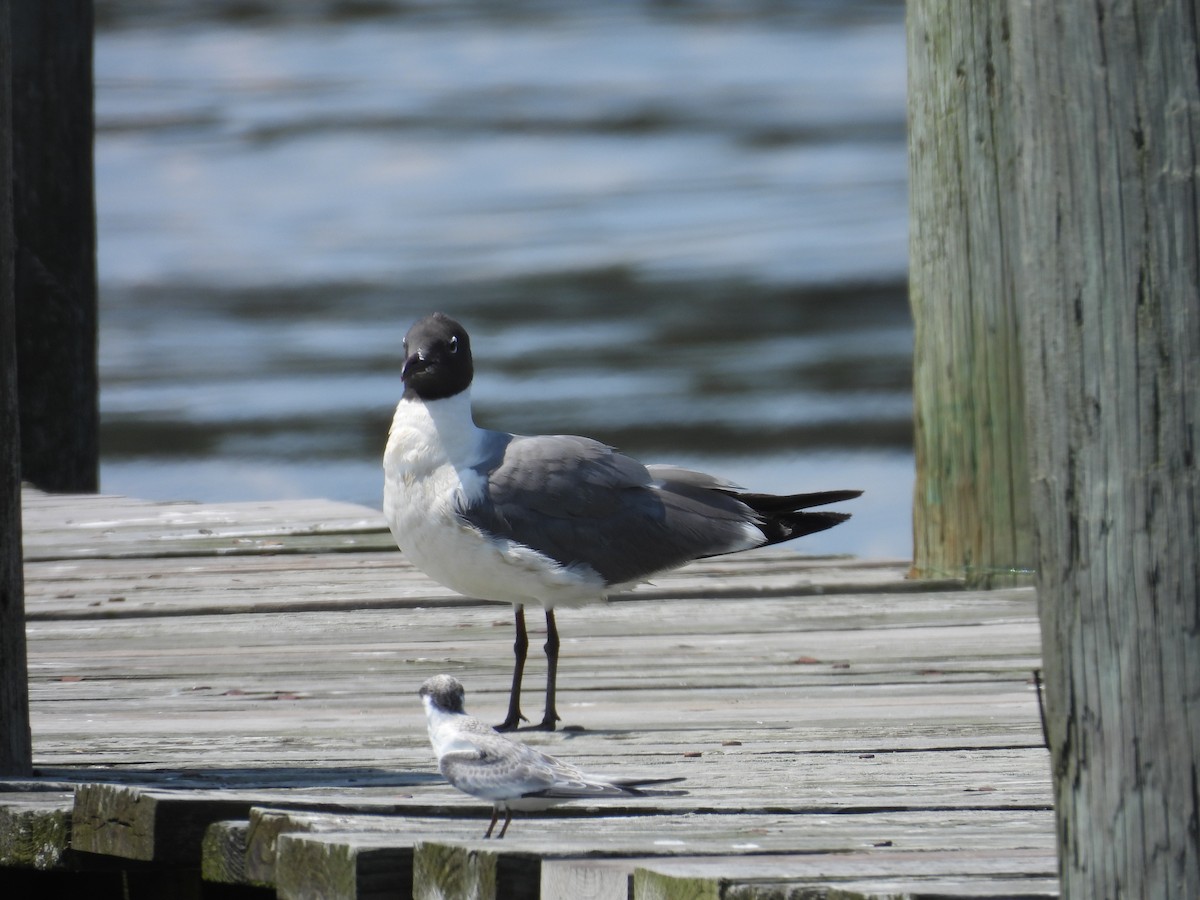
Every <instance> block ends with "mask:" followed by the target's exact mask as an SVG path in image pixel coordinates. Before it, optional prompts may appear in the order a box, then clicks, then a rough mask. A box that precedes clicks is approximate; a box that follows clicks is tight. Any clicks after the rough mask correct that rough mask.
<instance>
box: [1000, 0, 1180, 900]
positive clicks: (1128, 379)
mask: <svg viewBox="0 0 1200 900" xmlns="http://www.w3.org/2000/svg"><path fill="white" fill-rule="evenodd" d="M1012 36H1013V61H1014V76H1015V84H1016V88H1017V99H1018V104H1017V110H1018V116H1017V120H1018V124H1019V133H1020V138H1021V153H1022V155H1021V160H1022V164H1021V173H1020V175H1021V177H1020V190H1019V192H1018V193H1019V197H1020V199H1021V203H1020V221H1021V228H1022V233H1023V235H1024V237H1025V241H1024V242H1023V247H1024V253H1023V262H1022V267H1021V273H1022V274H1021V289H1020V290H1019V291H1018V295H1019V296H1020V297H1021V306H1022V309H1021V313H1022V325H1023V327H1024V329H1025V333H1026V347H1025V350H1026V353H1025V362H1026V366H1027V398H1028V404H1029V410H1028V413H1029V437H1030V448H1031V471H1032V477H1033V492H1032V496H1033V511H1034V521H1035V522H1036V524H1037V547H1038V590H1039V596H1040V601H1041V602H1040V606H1041V622H1042V653H1043V657H1044V666H1045V681H1046V711H1047V722H1048V730H1049V739H1050V750H1051V762H1052V772H1053V776H1054V789H1055V801H1056V802H1055V806H1056V815H1057V820H1058V835H1059V867H1060V874H1061V878H1062V892H1063V897H1065V898H1075V897H1118V896H1121V897H1200V762H1198V760H1200V550H1198V548H1200V466H1198V465H1197V459H1196V452H1197V445H1198V443H1200V441H1198V438H1200V434H1198V433H1197V432H1198V429H1200V56H1198V55H1197V48H1198V47H1200V20H1198V19H1197V7H1196V3H1195V2H1194V0H1122V2H1116V0H1087V2H1083V0H1070V2H1057V3H1045V2H1041V0H1013V28H1012Z"/></svg>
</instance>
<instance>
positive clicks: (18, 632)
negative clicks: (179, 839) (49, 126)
mask: <svg viewBox="0 0 1200 900" xmlns="http://www.w3.org/2000/svg"><path fill="white" fill-rule="evenodd" d="M8 8H9V7H8V6H5V7H4V11H3V14H0V775H27V774H28V773H29V771H30V766H31V765H32V763H31V754H32V747H31V739H30V735H29V682H28V674H27V670H26V652H25V592H24V572H23V569H22V563H21V554H22V548H21V464H20V460H21V444H20V415H19V402H18V394H17V390H18V389H17V346H16V339H15V337H14V331H15V328H16V324H15V323H16V313H15V306H14V300H13V285H14V275H13V194H12V128H11V122H12V91H11V88H12V69H13V66H12V28H11V21H10V18H9V16H8V14H7V12H8Z"/></svg>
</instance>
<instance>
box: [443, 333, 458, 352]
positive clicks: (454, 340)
mask: <svg viewBox="0 0 1200 900" xmlns="http://www.w3.org/2000/svg"><path fill="white" fill-rule="evenodd" d="M446 346H448V347H449V348H450V352H451V353H457V352H458V335H457V334H454V335H451V336H450V340H449V341H447V342H446Z"/></svg>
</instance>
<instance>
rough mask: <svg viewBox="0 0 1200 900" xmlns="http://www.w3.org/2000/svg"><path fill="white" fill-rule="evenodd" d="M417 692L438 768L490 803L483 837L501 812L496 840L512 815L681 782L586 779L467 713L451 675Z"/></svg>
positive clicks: (428, 682)
mask: <svg viewBox="0 0 1200 900" xmlns="http://www.w3.org/2000/svg"><path fill="white" fill-rule="evenodd" d="M418 694H420V697H421V701H422V702H423V703H424V704H425V719H426V721H427V723H428V725H429V743H430V744H432V745H433V752H434V753H435V754H437V758H438V770H439V771H440V772H441V773H442V775H443V776H445V778H446V780H447V781H448V782H450V784H451V785H452V786H453V787H456V788H458V789H459V790H460V791H462V792H463V793H464V794H470V795H471V796H472V797H479V798H480V799H481V800H490V801H491V803H492V821H491V822H490V823H489V824H488V828H487V831H486V832H485V833H484V835H483V836H484V837H485V838H490V837H491V836H492V830H493V829H494V828H495V827H496V822H497V821H498V820H499V818H500V816H501V814H503V815H504V825H503V826H501V828H500V833H499V834H498V835H496V839H497V840H499V839H500V838H502V837H504V835H505V833H506V832H507V831H508V825H509V823H510V822H511V821H512V816H513V812H514V811H524V810H541V809H548V808H549V807H551V806H556V805H558V804H559V803H566V802H568V801H570V800H594V799H596V798H598V797H639V796H646V794H645V792H643V791H641V790H639V788H642V787H645V786H648V785H659V784H673V783H675V782H678V781H683V779H682V778H638V777H631V778H611V777H609V776H606V775H590V774H588V773H586V772H582V771H580V770H579V769H577V768H576V767H575V766H573V765H571V764H570V763H565V762H563V761H562V760H559V759H555V758H554V757H553V756H550V755H549V754H547V753H542V752H541V751H540V750H535V749H534V748H532V747H529V746H527V745H525V744H522V743H520V742H518V741H514V740H512V739H511V738H509V737H506V736H505V735H503V734H500V732H498V731H496V729H494V728H492V727H491V726H490V725H485V724H484V723H483V722H481V721H479V720H478V719H476V718H474V717H473V716H469V715H467V713H466V711H465V710H464V709H463V700H464V697H465V691H464V690H463V686H462V684H461V683H460V682H459V680H458V679H457V678H455V677H453V676H452V675H434V676H433V677H432V678H429V679H427V680H426V681H425V683H424V684H422V685H421V689H420V690H419V691H418Z"/></svg>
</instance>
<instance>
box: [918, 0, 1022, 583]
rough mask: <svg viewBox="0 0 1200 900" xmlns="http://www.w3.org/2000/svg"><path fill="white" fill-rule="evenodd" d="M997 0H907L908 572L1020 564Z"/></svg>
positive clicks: (1008, 578)
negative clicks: (912, 472) (912, 476)
mask: <svg viewBox="0 0 1200 900" xmlns="http://www.w3.org/2000/svg"><path fill="white" fill-rule="evenodd" d="M1009 56H1010V54H1009V48H1008V4H1007V0H982V2H978V3H970V4H963V3H961V2H958V0H909V3H908V103H909V197H910V201H909V205H910V212H909V217H910V229H909V235H910V237H909V241H910V252H909V272H910V274H909V295H910V301H911V303H912V310H913V319H914V326H915V348H914V352H913V406H914V435H915V451H916V484H915V488H914V496H913V549H914V560H913V569H914V572H915V573H916V574H917V575H918V576H920V577H923V578H930V577H953V578H964V579H966V581H967V582H968V583H969V584H972V585H978V586H981V587H986V586H1000V585H1011V584H1020V583H1028V580H1029V574H1028V571H1027V570H1028V569H1029V568H1030V566H1031V564H1032V553H1033V551H1032V543H1031V530H1030V520H1029V475H1028V465H1027V461H1026V447H1025V436H1024V431H1025V406H1024V390H1023V385H1022V369H1021V339H1020V330H1019V328H1018V323H1017V316H1016V297H1015V295H1014V281H1013V266H1014V264H1015V260H1014V258H1013V257H1014V253H1015V251H1016V248H1017V247H1018V243H1017V239H1018V235H1017V233H1016V227H1017V226H1016V209H1015V202H1016V198H1015V194H1014V186H1015V180H1014V179H1015V168H1014V167H1015V165H1016V151H1015V144H1014V139H1013V129H1012V122H1011V120H1012V117H1011V114H1010V107H1011V99H1010V97H1009V92H1010V63H1009Z"/></svg>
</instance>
